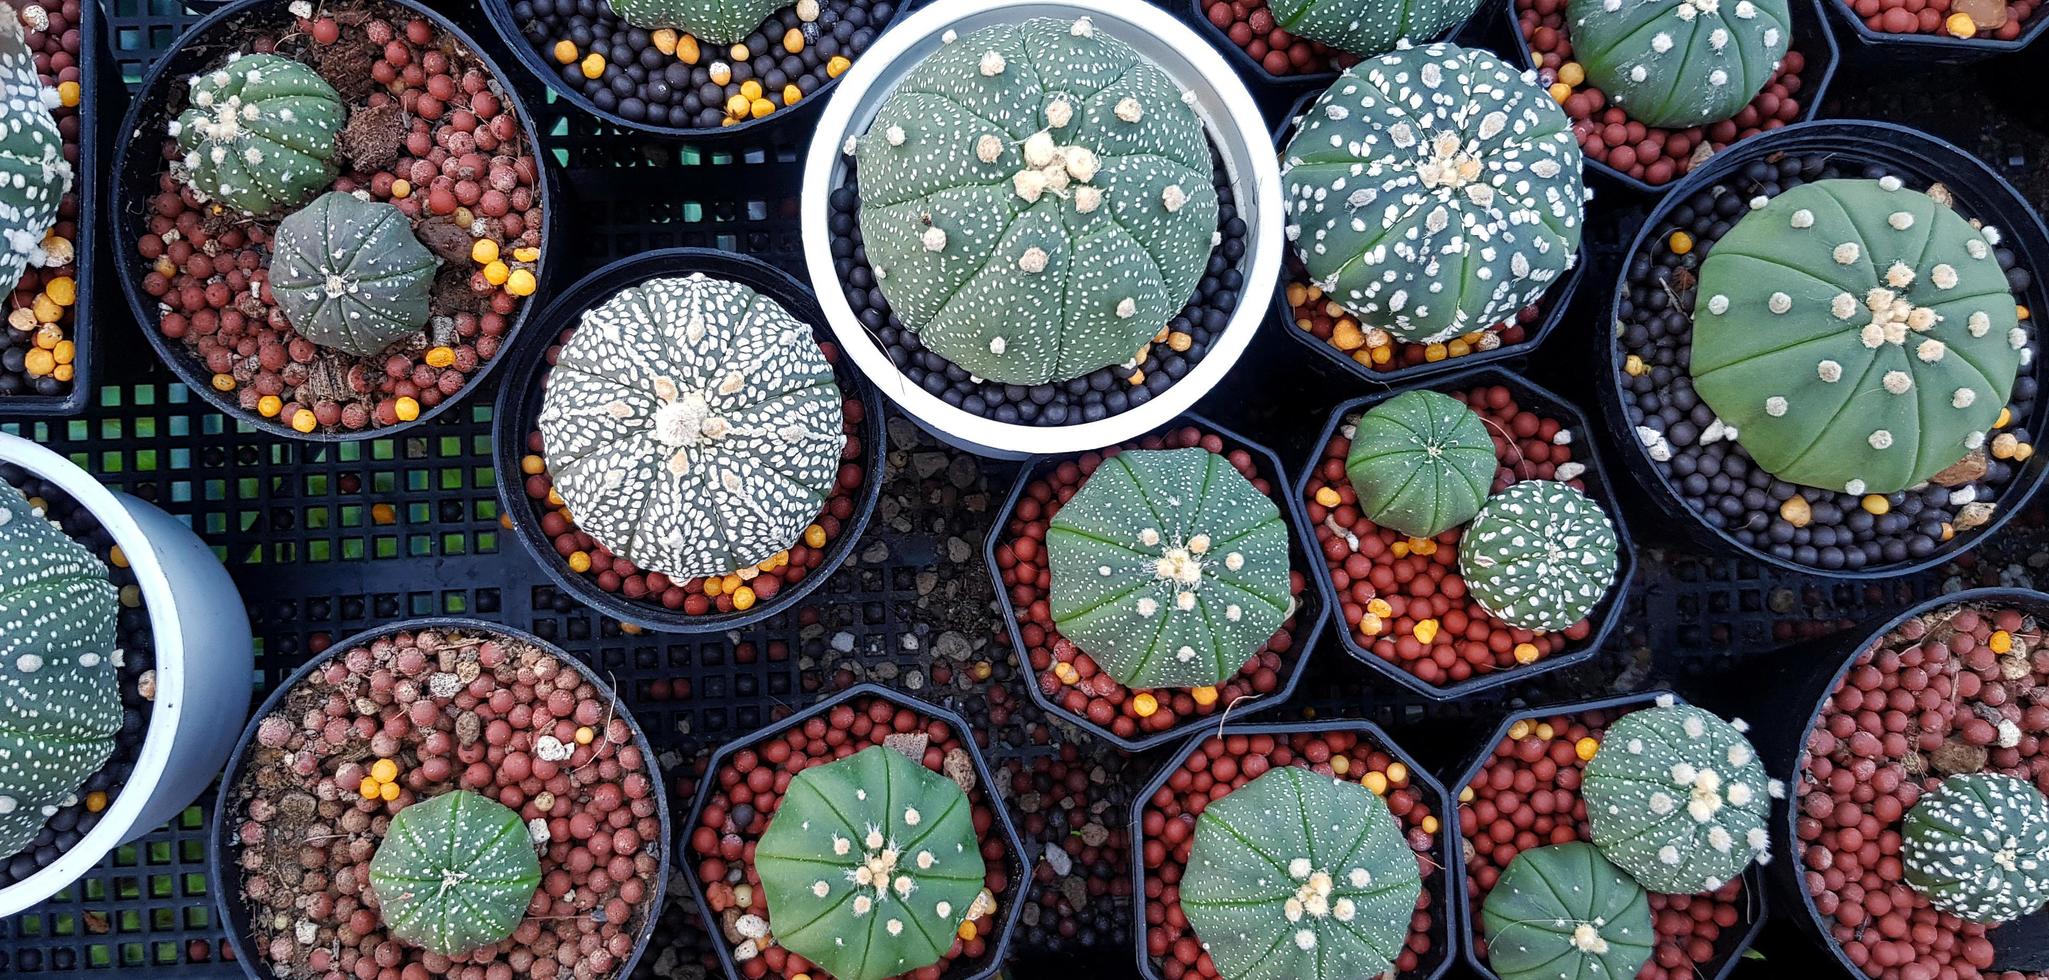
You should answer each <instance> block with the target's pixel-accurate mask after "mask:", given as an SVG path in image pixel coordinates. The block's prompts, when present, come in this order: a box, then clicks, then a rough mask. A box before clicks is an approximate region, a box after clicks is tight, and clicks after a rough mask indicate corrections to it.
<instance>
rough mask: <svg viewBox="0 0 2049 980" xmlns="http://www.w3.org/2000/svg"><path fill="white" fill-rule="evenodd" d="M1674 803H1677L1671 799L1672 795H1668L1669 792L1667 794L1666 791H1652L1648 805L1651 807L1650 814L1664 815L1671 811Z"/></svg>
mask: <svg viewBox="0 0 2049 980" xmlns="http://www.w3.org/2000/svg"><path fill="white" fill-rule="evenodd" d="M1676 805H1677V804H1676V803H1675V802H1674V801H1673V799H1672V797H1671V795H1670V794H1667V793H1652V794H1651V798H1650V807H1651V814H1652V815H1653V816H1659V817H1662V816H1665V815H1667V814H1669V813H1671V812H1672V808H1673V807H1674V806H1676Z"/></svg>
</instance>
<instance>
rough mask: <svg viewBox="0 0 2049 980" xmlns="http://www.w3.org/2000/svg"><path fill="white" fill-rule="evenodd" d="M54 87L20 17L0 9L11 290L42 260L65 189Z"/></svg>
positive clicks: (7, 282) (2, 254) (2, 276)
mask: <svg viewBox="0 0 2049 980" xmlns="http://www.w3.org/2000/svg"><path fill="white" fill-rule="evenodd" d="M56 104H57V93H56V91H55V90H53V89H49V88H45V87H44V86H43V82H42V79H41V77H39V76H38V75H37V74H36V56H35V52H33V51H31V50H29V47H28V39H27V37H26V35H25V34H24V33H23V30H22V24H21V18H20V17H18V16H16V15H15V12H14V10H13V8H9V9H7V10H4V11H0V118H5V119H6V121H7V125H6V126H5V127H0V288H4V291H6V292H12V291H13V290H14V287H15V285H16V284H18V283H20V282H21V275H22V273H23V272H24V271H25V270H26V269H27V268H28V267H29V266H30V265H43V264H45V263H46V262H47V256H45V255H44V253H43V240H44V239H45V238H47V237H48V236H49V234H50V228H51V226H52V225H54V224H55V223H56V221H57V208H58V206H59V205H61V204H62V203H63V202H64V195H66V194H68V193H70V192H71V179H72V172H71V164H70V162H69V161H67V160H65V159H64V137H63V134H62V133H61V132H59V131H58V129H57V120H56V118H55V117H54V116H52V115H51V114H50V110H51V108H52V107H54V106H55V105H56Z"/></svg>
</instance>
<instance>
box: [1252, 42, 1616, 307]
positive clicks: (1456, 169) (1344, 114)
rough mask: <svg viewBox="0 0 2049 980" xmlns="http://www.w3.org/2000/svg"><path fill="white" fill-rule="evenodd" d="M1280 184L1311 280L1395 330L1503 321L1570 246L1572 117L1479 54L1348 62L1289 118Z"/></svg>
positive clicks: (1532, 82) (1439, 51) (1580, 196)
mask: <svg viewBox="0 0 2049 980" xmlns="http://www.w3.org/2000/svg"><path fill="white" fill-rule="evenodd" d="M1281 181H1282V185H1283V190H1284V191H1285V193H1286V195H1287V204H1288V227H1287V233H1288V238H1289V240H1290V241H1292V242H1294V245H1295V253H1296V255H1297V256H1299V257H1300V258H1301V260H1302V265H1303V267H1304V268H1305V269H1307V270H1308V272H1309V276H1310V278H1311V279H1313V280H1314V281H1315V282H1316V284H1317V285H1318V286H1321V287H1322V288H1323V291H1324V293H1325V294H1327V295H1328V296H1329V297H1330V299H1331V300H1332V301H1334V302H1336V303H1337V304H1338V305H1340V306H1342V307H1344V308H1345V309H1346V310H1348V311H1350V312H1351V313H1352V314H1354V315H1355V316H1357V317H1358V318H1359V319H1360V321H1361V322H1364V323H1371V324H1373V325H1374V326H1378V327H1381V328H1382V329H1385V330H1387V331H1388V332H1389V333H1391V334H1393V335H1395V337H1396V338H1398V339H1400V340H1404V341H1410V342H1414V343H1435V342H1437V341H1442V340H1446V339H1449V338H1451V337H1456V336H1458V335H1459V334H1463V333H1468V332H1471V331H1475V330H1482V329H1485V328H1487V327H1490V326H1493V325H1494V324H1496V323H1499V322H1501V321H1502V320H1505V319H1507V318H1508V317H1510V316H1512V315H1514V314H1515V312H1516V311H1517V310H1520V309H1522V308H1523V307H1524V306H1527V305H1529V304H1530V303H1531V302H1533V301H1535V300H1536V299H1537V298H1538V297H1540V296H1542V295H1543V294H1544V290H1545V289H1547V288H1549V287H1550V285H1551V283H1553V282H1555V281H1556V280H1557V279H1558V278H1559V277H1560V276H1562V275H1564V274H1565V272H1566V270H1568V269H1570V268H1572V264H1573V262H1574V261H1575V258H1576V255H1577V252H1578V249H1579V239H1580V211H1581V207H1582V204H1583V201H1584V198H1585V196H1586V191H1585V188H1584V187H1583V186H1582V185H1581V183H1580V150H1579V143H1578V142H1577V141H1576V140H1575V139H1574V138H1573V135H1572V123H1571V120H1569V119H1567V118H1566V116H1565V111H1564V110H1563V109H1560V108H1559V107H1558V104H1557V103H1556V102H1554V101H1552V99H1551V97H1550V96H1549V95H1548V94H1546V93H1545V92H1544V90H1543V88H1542V87H1540V86H1539V85H1538V84H1537V82H1536V78H1535V76H1534V75H1531V74H1525V73H1522V72H1518V71H1516V70H1515V69H1513V68H1511V67H1509V66H1508V65H1506V64H1504V63H1503V62H1502V61H1501V60H1500V59H1499V58H1496V57H1494V56H1493V55H1491V54H1489V53H1487V52H1485V51H1479V50H1473V49H1468V48H1461V47H1459V46H1457V45H1453V44H1433V45H1429V46H1427V47H1420V48H1410V49H1408V50H1405V51H1397V52H1395V53H1393V54H1390V55H1387V56H1385V57H1382V58H1376V59H1373V60H1370V61H1366V62H1362V63H1360V64H1358V65H1355V66H1353V67H1352V68H1350V69H1349V70H1347V71H1346V72H1345V73H1344V74H1343V75H1340V76H1338V80H1337V81H1336V82H1334V83H1332V84H1331V87H1330V89H1329V90H1327V91H1325V92H1324V93H1323V95H1322V96H1321V97H1319V98H1318V99H1317V100H1316V103H1315V104H1314V105H1312V106H1310V108H1309V111H1308V112H1307V113H1305V114H1303V116H1302V121H1301V124H1300V125H1299V126H1297V127H1296V130H1295V136H1294V138H1293V139H1291V140H1289V142H1288V148H1287V151H1286V152H1285V153H1284V154H1283V156H1282V160H1281Z"/></svg>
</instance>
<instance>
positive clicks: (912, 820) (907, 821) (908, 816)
mask: <svg viewBox="0 0 2049 980" xmlns="http://www.w3.org/2000/svg"><path fill="white" fill-rule="evenodd" d="M921 819H924V818H923V817H921V816H920V815H919V814H918V808H917V807H914V806H907V807H904V826H906V827H916V826H917V825H918V821H919V820H921Z"/></svg>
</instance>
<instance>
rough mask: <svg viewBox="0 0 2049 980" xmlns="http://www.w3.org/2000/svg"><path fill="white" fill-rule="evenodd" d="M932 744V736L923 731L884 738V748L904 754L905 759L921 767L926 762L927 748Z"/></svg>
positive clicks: (894, 734) (891, 734)
mask: <svg viewBox="0 0 2049 980" xmlns="http://www.w3.org/2000/svg"><path fill="white" fill-rule="evenodd" d="M931 742H932V736H930V735H928V734H926V733H925V732H923V731H916V732H892V733H890V734H888V735H885V736H883V738H882V745H883V747H884V748H887V749H890V750H893V751H896V752H901V753H903V756H904V758H906V759H909V760H911V761H912V762H916V763H918V764H920V765H923V764H924V761H925V747H926V746H927V745H929V744H931Z"/></svg>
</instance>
